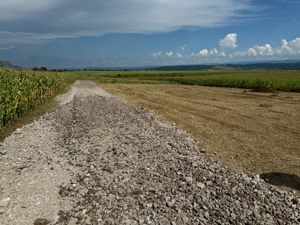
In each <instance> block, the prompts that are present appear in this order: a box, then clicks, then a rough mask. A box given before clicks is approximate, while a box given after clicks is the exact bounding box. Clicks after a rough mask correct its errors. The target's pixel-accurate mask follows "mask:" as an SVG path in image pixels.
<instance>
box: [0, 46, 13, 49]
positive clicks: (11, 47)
mask: <svg viewBox="0 0 300 225" xmlns="http://www.w3.org/2000/svg"><path fill="white" fill-rule="evenodd" d="M14 48H16V46H10V47H3V48H0V50H10V49H14Z"/></svg>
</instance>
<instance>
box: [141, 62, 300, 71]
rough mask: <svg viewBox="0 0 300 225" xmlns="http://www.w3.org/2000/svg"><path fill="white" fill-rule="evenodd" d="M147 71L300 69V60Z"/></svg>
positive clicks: (167, 67) (190, 66)
mask: <svg viewBox="0 0 300 225" xmlns="http://www.w3.org/2000/svg"><path fill="white" fill-rule="evenodd" d="M145 70H146V71H190V70H191V71H197V70H211V71H216V70H300V61H299V62H295V63H254V64H219V65H181V66H160V67H152V68H147V69H145Z"/></svg>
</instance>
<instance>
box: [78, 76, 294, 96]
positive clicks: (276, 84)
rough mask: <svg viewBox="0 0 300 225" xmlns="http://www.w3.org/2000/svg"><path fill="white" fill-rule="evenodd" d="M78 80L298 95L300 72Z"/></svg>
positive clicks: (90, 77) (90, 78)
mask: <svg viewBox="0 0 300 225" xmlns="http://www.w3.org/2000/svg"><path fill="white" fill-rule="evenodd" d="M74 74H75V75H76V76H77V77H78V78H79V79H88V80H92V81H94V82H97V83H143V84H147V83H156V84H159V83H163V84H166V83H171V84H184V85H198V86H214V87H234V88H249V89H250V88H256V87H259V86H265V87H268V88H270V89H272V90H275V91H286V92H300V71H186V72H178V71H167V72H159V71H75V72H74Z"/></svg>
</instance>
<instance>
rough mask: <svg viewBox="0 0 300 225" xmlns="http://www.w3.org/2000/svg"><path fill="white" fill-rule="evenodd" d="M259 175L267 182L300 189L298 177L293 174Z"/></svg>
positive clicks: (299, 178)
mask: <svg viewBox="0 0 300 225" xmlns="http://www.w3.org/2000/svg"><path fill="white" fill-rule="evenodd" d="M260 177H261V178H262V179H264V181H266V182H267V183H269V184H273V185H277V186H285V187H289V188H293V189H295V190H297V191H300V177H298V176H297V175H295V174H288V173H276V172H274V173H262V174H261V175H260Z"/></svg>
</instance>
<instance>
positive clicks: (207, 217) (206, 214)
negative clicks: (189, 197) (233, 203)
mask: <svg viewBox="0 0 300 225" xmlns="http://www.w3.org/2000/svg"><path fill="white" fill-rule="evenodd" d="M204 217H205V219H207V220H208V219H209V213H208V212H205V213H204Z"/></svg>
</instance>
